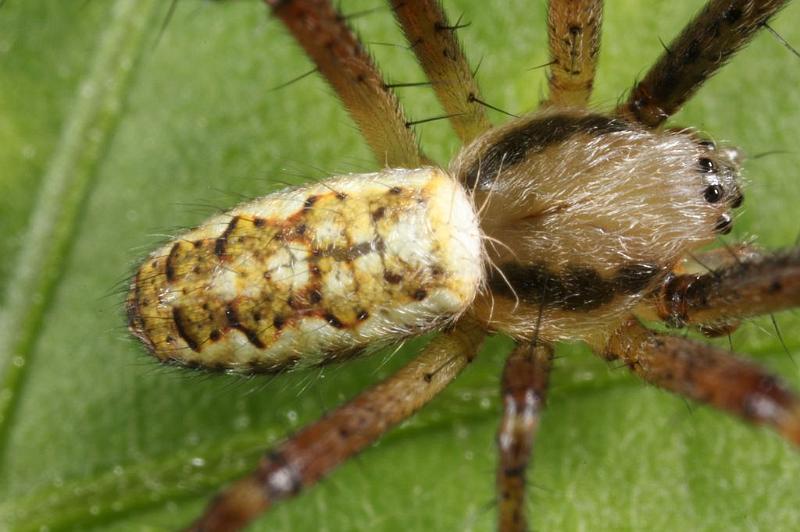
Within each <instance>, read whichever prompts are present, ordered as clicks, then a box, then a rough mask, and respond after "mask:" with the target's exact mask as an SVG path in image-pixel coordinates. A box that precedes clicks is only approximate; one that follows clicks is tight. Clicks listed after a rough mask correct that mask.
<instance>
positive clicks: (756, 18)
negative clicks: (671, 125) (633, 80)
mask: <svg viewBox="0 0 800 532" xmlns="http://www.w3.org/2000/svg"><path fill="white" fill-rule="evenodd" d="M787 3H788V0H710V1H709V2H708V3H707V4H706V6H705V7H704V8H703V10H702V11H700V13H698V14H697V15H696V16H695V18H694V19H693V20H692V21H691V22H690V23H689V25H687V26H686V27H685V28H684V29H683V32H681V34H680V35H679V36H678V37H677V38H676V39H675V40H674V41H672V42H671V43H670V44H669V46H667V49H666V51H665V52H664V53H663V54H662V55H661V58H660V59H659V60H658V62H657V63H656V64H655V65H653V67H651V68H650V71H649V72H648V73H647V75H646V76H645V77H644V79H642V80H641V81H640V82H639V83H638V84H637V85H636V86H635V87H634V88H633V90H632V91H631V94H630V96H629V97H628V101H627V102H625V103H624V104H622V106H620V107H619V108H618V109H617V113H618V114H620V115H623V116H625V117H626V118H628V119H631V120H636V121H638V122H641V123H642V124H644V125H646V126H648V127H657V126H659V125H660V124H661V123H662V122H664V121H665V120H666V119H667V118H669V117H670V116H672V115H673V114H675V112H676V111H677V110H678V109H680V107H681V105H683V103H684V102H685V101H686V100H688V99H689V98H690V97H691V96H692V95H693V94H694V92H695V91H696V90H697V89H699V88H700V86H701V85H702V84H703V83H704V82H705V80H707V79H708V78H710V77H711V76H713V75H714V73H715V72H716V71H717V70H718V69H719V68H720V67H722V66H723V65H724V64H725V62H726V61H727V60H728V59H730V57H731V56H732V55H733V54H735V53H736V52H737V51H738V50H739V49H740V48H742V47H743V46H744V45H745V44H747V43H748V42H749V41H750V39H751V38H752V37H753V35H754V34H755V32H756V30H758V29H759V28H761V27H762V26H764V24H766V22H767V21H768V20H769V19H770V17H772V16H773V15H774V14H775V13H777V12H778V11H779V10H780V9H781V8H782V7H783V6H785V5H786V4H787Z"/></svg>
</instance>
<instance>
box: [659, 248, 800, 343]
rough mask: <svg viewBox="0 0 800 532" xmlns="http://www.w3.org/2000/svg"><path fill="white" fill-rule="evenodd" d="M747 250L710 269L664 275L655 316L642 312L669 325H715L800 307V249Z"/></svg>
mask: <svg viewBox="0 0 800 532" xmlns="http://www.w3.org/2000/svg"><path fill="white" fill-rule="evenodd" d="M747 255H748V256H747V257H744V258H741V259H738V261H737V260H736V259H734V257H733V256H732V257H731V259H732V260H734V264H731V265H729V266H727V267H725V268H722V269H720V270H717V271H714V272H712V273H707V274H703V275H696V274H684V275H673V276H671V277H668V278H667V279H666V281H665V282H664V284H663V286H662V287H661V290H660V291H659V292H658V293H657V295H656V297H657V299H656V300H655V301H654V302H651V304H652V305H653V306H652V307H651V308H652V310H651V311H650V312H653V311H654V315H653V314H650V313H645V314H650V315H647V317H657V318H659V319H661V320H664V321H665V322H666V323H667V324H668V325H670V326H673V327H683V326H686V325H702V326H709V325H710V326H714V325H718V324H723V325H724V324H725V323H726V322H731V321H736V320H738V319H739V318H746V317H749V316H757V315H761V314H769V313H771V312H778V311H780V310H785V309H788V308H792V307H797V306H800V248H795V249H791V250H788V251H782V252H778V253H774V254H769V255H756V254H755V253H753V252H752V251H748V252H747Z"/></svg>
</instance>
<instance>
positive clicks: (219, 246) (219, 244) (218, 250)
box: [214, 216, 239, 258]
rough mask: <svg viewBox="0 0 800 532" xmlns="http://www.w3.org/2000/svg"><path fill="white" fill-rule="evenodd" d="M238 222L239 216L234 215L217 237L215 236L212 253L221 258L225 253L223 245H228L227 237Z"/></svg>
mask: <svg viewBox="0 0 800 532" xmlns="http://www.w3.org/2000/svg"><path fill="white" fill-rule="evenodd" d="M238 223H239V217H238V216H234V217H233V218H232V219H231V221H230V222H229V223H228V227H226V228H225V231H223V232H222V234H221V235H220V236H219V238H217V241H216V243H214V254H215V255H216V256H217V257H220V258H222V256H223V255H225V246H227V245H228V237H229V236H230V234H231V233H232V232H233V231H234V230H235V229H236V225H237V224H238Z"/></svg>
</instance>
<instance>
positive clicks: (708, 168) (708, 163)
mask: <svg viewBox="0 0 800 532" xmlns="http://www.w3.org/2000/svg"><path fill="white" fill-rule="evenodd" d="M697 166H699V167H700V171H701V172H703V173H704V174H710V173H711V172H715V171H716V170H717V165H715V164H714V161H712V160H711V159H709V158H707V157H701V158H699V159H698V160H697Z"/></svg>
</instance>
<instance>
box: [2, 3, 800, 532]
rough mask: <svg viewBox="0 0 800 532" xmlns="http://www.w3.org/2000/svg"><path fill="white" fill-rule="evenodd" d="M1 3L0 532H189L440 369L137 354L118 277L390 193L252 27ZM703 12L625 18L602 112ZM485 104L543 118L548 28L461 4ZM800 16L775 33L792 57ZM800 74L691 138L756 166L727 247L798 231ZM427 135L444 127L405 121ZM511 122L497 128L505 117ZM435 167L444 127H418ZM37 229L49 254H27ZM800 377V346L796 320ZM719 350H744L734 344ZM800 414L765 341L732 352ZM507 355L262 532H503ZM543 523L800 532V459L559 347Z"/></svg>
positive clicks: (396, 45)
mask: <svg viewBox="0 0 800 532" xmlns="http://www.w3.org/2000/svg"><path fill="white" fill-rule="evenodd" d="M170 3H171V2H169V1H167V0H139V1H135V0H113V1H112V0H92V1H80V0H69V1H64V2H54V1H51V0H24V1H23V0H6V1H5V2H4V3H2V7H0V301H1V302H2V307H0V317H2V319H3V320H5V321H3V323H5V326H6V329H5V330H2V329H0V334H2V336H0V368H2V369H0V371H2V372H3V374H2V375H3V379H2V380H0V383H2V388H0V416H5V418H4V419H3V421H2V424H0V452H1V453H2V454H0V501H2V502H0V528H2V529H12V530H62V529H64V530H65V529H80V530H93V529H97V530H162V529H163V530H173V529H176V528H177V527H179V526H180V525H182V524H185V523H186V522H187V521H188V520H190V519H191V517H192V516H194V515H196V514H197V513H198V512H199V511H200V509H201V508H202V506H203V504H204V501H205V500H206V499H207V498H208V497H209V496H210V495H211V494H212V493H213V492H214V491H215V489H216V488H217V487H218V486H220V485H221V484H223V483H224V482H226V481H228V480H230V479H232V478H235V477H236V476H238V475H239V474H241V473H242V472H244V471H247V470H249V469H250V468H251V467H252V466H253V464H254V463H255V461H256V460H257V458H258V456H259V453H260V451H261V450H263V449H264V448H265V447H266V446H267V445H268V444H269V443H270V442H274V441H276V440H277V439H279V438H281V437H282V436H283V435H285V434H287V433H288V432H291V431H292V430H294V429H296V428H297V427H299V426H301V425H302V424H304V423H306V422H308V421H310V420H313V419H314V418H316V417H318V416H319V415H320V413H321V412H322V411H324V410H325V409H327V408H330V407H332V406H334V405H336V404H338V403H340V402H341V401H342V400H344V399H345V398H347V397H350V396H352V395H354V394H355V393H356V392H357V391H359V390H361V389H363V388H364V387H365V386H366V385H367V384H368V383H371V382H374V381H376V380H377V379H379V378H382V377H384V376H386V375H387V374H389V373H390V372H391V371H392V370H393V369H395V368H397V367H399V366H400V365H402V364H403V363H404V362H405V361H407V360H408V359H409V358H410V357H411V356H413V354H414V353H415V352H417V351H418V350H419V348H420V346H421V345H422V344H421V343H420V342H410V343H409V344H408V346H407V347H406V348H404V349H403V350H402V351H401V352H400V353H398V354H396V355H394V356H393V357H391V359H389V360H387V357H384V356H381V355H377V356H374V357H371V358H367V359H362V360H358V361H356V362H353V363H348V364H347V365H343V366H332V367H329V368H326V369H325V370H323V371H319V372H311V373H308V372H306V373H297V374H291V375H288V376H284V377H280V378H276V379H270V378H252V379H248V378H243V377H235V376H220V377H208V376H206V375H201V374H197V373H187V372H183V371H178V370H173V369H165V368H162V367H159V366H158V365H157V364H155V362H153V361H151V360H150V359H149V358H148V357H147V356H146V355H145V354H144V353H143V352H142V350H141V349H140V348H139V347H138V346H137V345H136V344H135V343H134V342H133V341H131V340H130V339H129V338H128V337H127V334H126V331H125V328H124V318H123V316H122V312H121V301H122V298H123V296H122V293H123V292H124V289H125V285H126V276H127V275H128V274H129V273H130V272H131V269H132V267H133V265H134V264H135V263H136V261H137V260H139V259H141V258H142V257H143V256H144V255H146V254H147V253H148V252H149V251H150V250H151V249H153V248H154V247H155V246H156V245H157V244H158V243H159V242H161V241H162V240H163V239H164V238H166V237H167V235H171V234H174V233H175V232H176V231H178V230H179V229H180V228H183V227H187V226H191V225H194V224H196V223H198V222H200V221H202V219H203V218H205V217H206V216H208V215H209V214H211V213H213V212H215V211H216V210H218V209H221V208H225V207H229V206H232V205H233V204H235V203H237V202H239V201H241V199H242V198H248V197H252V196H256V195H261V194H265V193H268V192H270V191H273V190H275V189H277V188H281V187H283V186H285V184H287V183H300V182H302V181H304V180H308V179H317V178H320V177H323V176H325V175H331V174H335V173H343V172H357V171H368V170H372V169H375V164H374V163H373V161H372V159H371V156H370V154H369V152H368V150H367V149H366V147H365V145H364V143H363V142H362V141H361V139H360V138H359V136H358V133H357V131H356V130H355V128H354V126H353V125H352V123H351V122H350V121H349V119H348V117H347V116H346V114H345V113H344V112H343V111H342V110H341V109H340V107H339V105H338V103H337V101H336V99H335V97H334V96H333V95H332V94H331V92H330V90H329V89H328V88H327V86H326V85H325V84H324V83H323V82H322V81H321V80H320V79H316V78H315V77H308V78H305V79H303V80H302V81H299V82H297V83H294V84H292V85H290V86H288V87H286V88H284V89H281V90H277V91H271V90H270V89H271V88H273V87H275V86H277V85H280V84H282V83H284V82H286V81H288V80H290V79H292V78H294V77H296V76H298V75H300V74H303V73H304V72H307V71H308V70H310V68H311V66H310V64H309V62H308V61H307V60H306V59H305V58H304V57H303V55H302V54H301V53H300V52H299V50H298V48H297V46H295V45H294V44H293V42H292V41H291V39H290V38H289V37H288V35H286V34H285V32H284V31H283V30H282V28H281V26H280V25H279V23H278V22H277V21H275V20H271V19H270V18H268V17H267V15H266V10H265V8H264V7H263V5H262V4H261V3H260V2H258V1H255V0H249V1H248V0H237V1H219V2H211V1H207V0H181V1H179V2H178V4H177V9H176V10H175V12H174V13H173V14H172V17H171V19H170V21H169V24H167V25H166V26H164V21H165V20H166V18H167V16H168V12H169V11H170ZM700 4H701V3H700V2H695V1H686V0H684V1H682V2H673V1H668V0H658V1H650V2H639V1H636V0H616V1H613V2H609V5H608V6H607V8H606V13H605V22H604V30H605V31H604V37H603V52H602V57H601V64H600V71H599V72H600V73H599V76H598V79H597V83H596V94H595V96H594V99H593V102H594V103H595V104H596V106H597V107H598V108H600V109H608V108H610V107H611V106H613V105H614V104H615V102H616V101H617V100H618V99H619V98H620V96H621V95H622V94H623V93H624V91H625V90H626V89H627V88H628V87H629V86H630V85H631V84H632V83H633V81H634V80H635V79H636V78H637V76H641V75H643V73H644V72H645V70H646V67H647V65H649V64H650V63H651V62H652V61H653V60H654V59H655V57H656V56H657V55H658V54H659V53H660V52H661V49H662V45H661V44H660V42H659V39H661V40H663V41H664V42H668V41H669V40H670V39H671V38H672V37H673V36H674V35H675V34H676V33H677V31H679V29H680V28H681V26H682V25H683V24H684V23H685V22H686V21H687V20H688V18H689V17H690V16H691V14H692V13H693V12H694V11H695V10H696V9H697V8H698V7H699V5H700ZM383 6H384V4H382V3H381V2H380V1H378V0H359V1H346V2H342V9H343V11H344V12H346V13H356V12H362V11H364V10H371V9H374V8H378V9H375V11H374V12H371V13H369V14H365V15H363V16H360V17H358V18H356V19H355V20H354V23H355V25H356V26H357V27H358V29H359V31H360V33H361V35H362V36H363V38H364V40H365V41H367V42H368V43H370V44H371V45H372V50H373V52H374V54H375V55H376V57H377V60H378V61H379V63H380V64H381V65H382V66H383V68H384V71H385V72H386V74H387V77H388V78H389V79H390V80H392V81H395V82H412V81H420V80H422V73H421V72H420V70H419V69H418V68H417V67H416V65H415V63H414V60H413V57H412V55H411V54H410V53H409V51H408V50H406V49H405V48H404V46H403V41H402V39H401V36H400V34H399V32H398V30H397V29H396V27H395V25H394V22H393V20H392V18H391V16H390V14H389V13H388V11H387V10H386V9H385V8H384V7H383ZM446 7H447V8H448V10H449V13H450V16H451V19H453V20H455V19H456V18H457V17H458V16H459V15H462V14H463V16H464V18H463V21H466V22H471V25H470V26H469V27H468V28H465V29H463V30H461V31H460V32H459V35H460V36H461V38H462V39H463V41H464V43H465V47H466V49H467V53H468V55H469V57H471V60H472V63H473V65H477V64H478V63H480V69H479V71H478V77H479V80H480V83H481V85H482V88H483V91H484V99H485V100H487V101H488V102H490V103H491V104H493V105H495V106H498V107H500V108H503V109H506V110H508V111H510V112H514V113H523V112H526V111H528V110H531V109H533V108H535V106H536V104H537V102H538V100H539V99H540V97H541V96H542V95H543V94H544V90H545V86H546V84H545V78H544V75H545V72H544V70H543V69H538V70H531V68H532V67H535V66H537V65H541V64H543V63H546V62H547V54H546V33H545V22H544V16H545V5H544V2H543V1H529V2H522V1H518V0H515V1H509V2H499V1H496V2H480V1H478V0H472V1H468V0H458V1H448V2H446ZM799 16H800V5H797V4H795V5H793V6H790V8H789V9H787V10H786V11H785V12H784V13H783V14H782V15H780V16H779V17H778V18H777V19H776V20H775V21H774V23H773V26H774V27H775V29H776V30H777V31H779V32H780V33H781V34H782V35H783V36H784V37H785V38H786V39H788V40H789V41H790V42H793V43H795V44H797V45H800V27H798V26H797V25H796V24H793V21H796V20H797V19H798V17H799ZM798 87H800V59H798V58H797V57H795V56H793V55H791V53H790V52H788V51H787V50H786V49H785V48H783V47H782V46H781V45H780V44H779V43H778V42H777V41H776V39H775V38H774V37H772V36H770V35H769V34H767V33H763V34H762V35H760V36H759V37H758V38H757V39H756V41H755V42H754V43H753V45H752V46H750V47H749V48H748V49H747V50H745V51H744V52H743V53H741V54H740V55H739V56H738V57H736V58H735V59H734V61H733V62H732V64H731V65H730V66H729V67H728V68H726V69H725V70H724V71H723V72H722V74H720V75H719V76H717V77H716V78H714V79H713V80H712V81H711V82H710V83H708V85H707V86H706V87H705V88H704V90H703V91H702V92H701V93H700V95H699V96H698V97H697V98H695V99H694V100H693V101H692V102H691V103H690V104H689V105H687V107H686V109H685V110H684V111H682V112H681V113H680V114H679V115H678V116H677V117H676V118H675V119H674V120H673V123H674V124H679V125H692V126H696V127H698V128H700V129H701V130H703V131H704V132H706V133H707V134H709V135H710V136H712V137H713V138H715V139H720V140H730V141H732V142H734V143H736V144H737V145H738V146H740V147H741V148H743V150H744V151H745V152H746V153H748V154H753V155H755V154H762V153H765V152H771V151H774V150H777V151H780V152H781V153H779V154H774V155H770V156H765V157H763V158H757V159H751V160H750V161H748V163H747V165H746V172H747V175H748V181H749V183H748V186H747V192H746V202H745V208H744V209H743V210H744V213H743V214H742V215H741V216H740V217H739V218H738V219H737V223H736V228H735V230H734V233H733V234H732V235H731V236H730V237H727V238H726V241H733V240H735V239H737V238H738V239H748V238H751V237H754V236H755V237H758V241H759V242H760V243H762V244H764V245H766V246H772V247H777V246H781V245H790V244H792V243H793V242H794V241H795V239H796V237H797V234H798V231H800V220H799V219H798V216H797V211H795V209H796V208H797V205H798V200H799V199H800V179H799V178H800V170H798V166H800V165H798V163H799V162H800V154H799V153H798V150H797V147H796V146H797V139H798V138H800V119H799V117H798V115H799V114H800V90H798ZM400 96H401V98H402V100H403V102H404V104H405V105H406V106H407V110H408V112H409V115H410V116H411V117H413V118H415V119H419V118H425V117H430V116H435V115H437V114H440V113H441V111H440V110H439V109H438V108H437V106H436V103H435V101H434V99H433V96H432V95H431V94H430V93H429V91H428V90H427V89H424V88H423V89H420V88H408V89H403V90H402V92H401V94H400ZM492 119H493V120H494V121H495V122H498V123H499V122H502V121H503V120H505V117H504V116H503V115H501V114H497V113H492ZM418 133H419V135H420V137H421V139H422V143H423V145H424V146H425V148H426V150H427V151H428V153H429V154H431V155H432V156H433V157H435V158H436V160H438V161H440V162H441V163H442V164H446V162H447V161H448V160H449V159H450V158H451V157H452V156H453V155H454V153H455V152H456V150H457V149H458V145H457V142H456V140H455V136H454V135H453V134H452V132H451V131H450V130H449V126H448V125H447V124H446V123H445V122H432V123H428V124H425V125H423V126H421V127H420V128H419V130H418ZM32 227H33V228H34V229H31V228H32ZM776 319H777V322H778V323H779V324H780V328H781V331H782V333H783V336H784V339H785V342H786V344H787V347H788V349H789V350H790V351H792V352H794V353H795V357H796V358H798V359H800V333H798V325H800V321H799V320H798V319H797V317H796V316H794V315H792V314H789V313H784V314H781V315H778V316H776ZM715 342H716V343H718V344H719V345H722V346H727V344H728V340H727V339H722V340H716V341H715ZM732 344H733V346H734V348H735V349H736V350H738V351H741V352H745V353H750V354H752V356H753V357H754V358H756V359H757V360H759V361H760V362H762V363H763V364H765V365H767V366H769V367H771V368H773V369H774V370H775V371H776V372H778V373H780V374H781V375H783V376H784V377H785V378H786V379H787V380H789V381H790V382H792V383H794V384H795V385H796V386H797V385H798V384H800V378H799V377H798V368H797V366H796V365H794V364H793V362H792V360H791V359H790V357H789V356H787V354H786V353H785V352H784V350H783V348H782V346H781V343H780V341H779V339H778V337H777V334H776V333H775V330H774V328H773V326H772V323H771V322H770V320H769V319H768V318H767V319H760V320H755V321H751V322H747V323H746V324H745V325H744V326H743V327H742V328H741V330H740V331H739V332H737V333H736V334H735V335H734V336H733V337H732ZM508 349H509V342H508V341H506V340H504V339H498V340H495V341H493V342H492V343H491V344H490V345H489V346H488V347H487V348H486V349H485V351H484V352H483V354H482V356H481V357H480V358H479V360H478V361H476V363H475V364H474V365H473V366H472V367H470V368H469V369H468V370H467V371H466V372H465V374H464V375H463V376H462V377H461V378H460V379H459V380H458V382H457V383H456V384H455V385H453V386H452V387H451V388H450V389H448V390H447V392H446V393H445V394H444V395H443V396H442V397H441V398H439V399H437V400H436V401H435V402H434V403H433V404H432V405H431V406H430V407H429V408H427V409H426V410H424V411H423V412H422V413H420V414H419V415H418V416H416V417H415V418H414V419H413V420H411V421H410V422H408V423H406V424H405V425H403V426H402V427H401V428H399V429H398V430H395V431H394V432H393V433H392V434H391V435H389V436H388V437H387V438H385V439H384V440H383V441H382V442H381V443H380V444H378V445H377V446H376V447H374V448H372V449H370V450H368V451H367V452H365V453H364V454H363V455H361V456H360V457H359V458H358V459H357V460H354V461H352V462H350V463H348V464H347V465H345V466H344V467H342V468H341V469H340V470H338V471H336V473H335V474H333V475H332V476H331V477H330V478H329V479H327V480H325V481H324V482H323V483H322V484H321V485H320V486H318V487H316V488H314V489H313V490H311V491H309V492H308V493H306V494H304V495H303V496H301V497H299V498H298V499H295V500H293V501H291V502H288V503H286V504H283V505H281V506H280V507H279V508H278V509H277V510H276V511H274V512H273V513H272V514H270V515H269V516H268V517H266V518H264V519H262V520H261V521H259V523H257V524H256V525H255V526H254V527H253V529H255V530H259V529H264V530H266V529H270V530H330V531H340V530H341V531H344V530H386V531H389V530H492V529H493V528H494V519H495V510H494V507H493V475H494V471H493V468H494V431H495V428H496V425H497V422H498V416H499V402H498V397H497V396H498V393H497V388H498V379H499V373H500V370H501V368H502V364H503V358H504V354H505V353H507V352H508ZM559 353H560V354H561V355H562V356H561V357H560V358H559V359H558V360H557V361H556V365H555V373H554V375H553V384H552V392H551V395H550V405H549V408H548V410H547V412H546V414H545V415H544V418H543V421H542V426H541V431H540V436H539V438H538V440H537V442H536V450H535V452H536V458H535V464H534V465H533V467H532V468H531V470H530V472H529V475H530V479H531V480H530V484H531V488H530V492H529V494H528V503H529V506H530V510H531V512H532V516H533V517H532V519H533V524H534V527H535V528H536V529H539V530H553V529H560V530H570V529H587V530H588V529H591V530H619V529H642V528H648V529H660V530H667V529H687V530H688V529H693V530H723V529H724V530H735V529H768V528H769V529H775V530H780V529H791V528H794V527H795V526H796V524H797V523H798V522H800V505H798V500H800V499H798V496H800V481H798V479H800V456H799V455H798V454H797V453H796V452H795V451H794V450H793V449H792V448H791V447H790V446H789V445H788V444H785V443H783V442H782V441H781V440H779V439H778V438H777V437H776V436H775V435H773V434H772V433H770V432H768V431H766V430H758V429H752V428H750V427H747V426H745V425H743V424H741V423H740V422H738V421H736V420H733V419H730V418H728V417H726V416H724V415H722V414H719V413H717V412H714V411H711V410H710V409H708V408H705V407H699V406H697V405H692V404H687V403H686V402H684V401H683V400H681V399H679V398H675V397H672V396H669V395H667V394H665V393H663V392H660V391H657V390H654V389H652V388H648V387H645V386H643V385H642V384H641V383H640V382H639V381H637V380H636V379H635V378H633V377H631V376H629V375H628V374H627V373H626V371H625V370H618V369H614V368H613V367H609V366H607V365H606V364H605V363H603V362H601V361H599V360H598V359H596V358H595V357H592V356H591V355H590V354H589V353H588V352H587V351H586V350H585V349H582V348H580V347H579V346H562V348H561V349H560V350H559Z"/></svg>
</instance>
